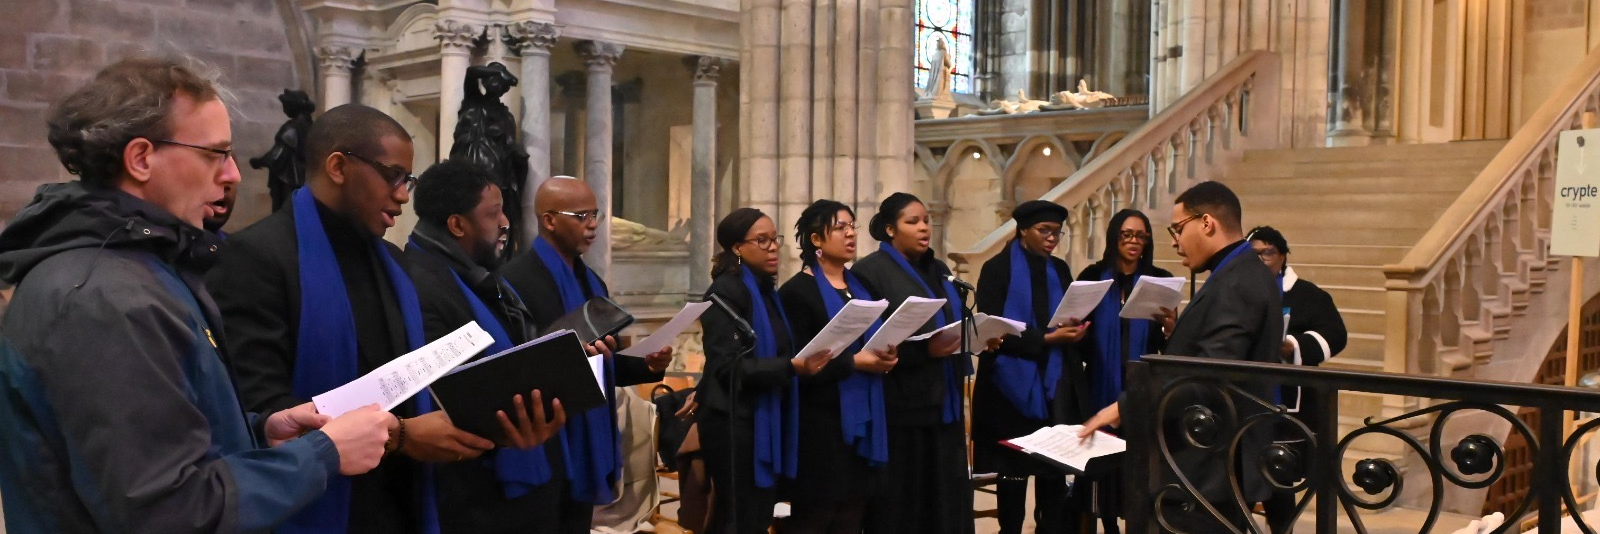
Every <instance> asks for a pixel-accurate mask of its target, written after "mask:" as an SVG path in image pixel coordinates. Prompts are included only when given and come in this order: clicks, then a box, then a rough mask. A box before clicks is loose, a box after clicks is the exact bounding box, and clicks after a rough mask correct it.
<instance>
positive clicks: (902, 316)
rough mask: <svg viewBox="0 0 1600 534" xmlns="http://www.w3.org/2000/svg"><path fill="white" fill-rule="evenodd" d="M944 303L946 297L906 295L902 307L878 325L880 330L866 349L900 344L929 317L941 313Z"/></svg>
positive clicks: (884, 347) (877, 349)
mask: <svg viewBox="0 0 1600 534" xmlns="http://www.w3.org/2000/svg"><path fill="white" fill-rule="evenodd" d="M944 303H945V300H944V299H928V298H922V297H915V296H913V297H906V301H905V302H902V303H900V307H899V308H897V309H895V310H894V314H893V315H890V316H889V320H887V321H884V322H883V326H880V327H878V332H877V333H875V334H873V335H872V339H869V340H867V345H866V347H865V348H866V350H870V351H874V352H885V351H887V350H889V347H892V346H895V345H899V344H900V342H902V341H905V340H906V337H908V336H910V335H911V334H914V333H916V332H917V329H918V328H922V325H924V324H927V322H928V318H929V317H933V314H935V313H939V309H940V308H943V307H944Z"/></svg>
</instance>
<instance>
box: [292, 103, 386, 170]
mask: <svg viewBox="0 0 1600 534" xmlns="http://www.w3.org/2000/svg"><path fill="white" fill-rule="evenodd" d="M391 135H392V136H395V137H399V138H401V139H404V140H406V141H410V140H411V134H409V133H407V132H406V129H405V127H404V126H401V125H400V123H399V122H397V121H395V120H394V117H390V116H389V115H388V114H386V113H384V112H382V111H378V110H376V109H373V108H370V107H367V106H363V105H361V104H345V105H342V106H339V107H336V108H333V109H330V110H328V111H325V112H323V113H322V116H321V117H317V120H316V121H313V122H312V123H311V131H310V132H309V133H307V134H306V178H307V179H308V180H309V179H310V178H311V177H314V176H321V175H322V174H323V167H322V164H323V162H324V161H327V160H328V155H329V154H332V153H334V152H341V151H350V152H354V153H357V154H360V155H363V156H366V157H369V158H377V157H382V156H384V155H385V154H384V153H385V150H384V148H383V138H384V137H388V136H391Z"/></svg>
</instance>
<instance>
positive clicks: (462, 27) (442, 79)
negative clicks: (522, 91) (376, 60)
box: [433, 19, 480, 159]
mask: <svg viewBox="0 0 1600 534" xmlns="http://www.w3.org/2000/svg"><path fill="white" fill-rule="evenodd" d="M433 32H434V34H433V36H434V39H437V40H438V41H439V156H440V158H441V159H443V158H448V157H450V147H452V146H455V137H456V118H457V117H456V115H457V114H459V113H460V112H461V98H462V97H463V96H465V81H466V77H467V67H468V66H471V64H472V45H473V41H476V40H477V39H478V34H479V33H480V30H479V29H477V28H474V27H472V26H471V25H468V24H464V23H461V22H458V21H455V20H451V19H439V22H437V23H435V24H434V26H433Z"/></svg>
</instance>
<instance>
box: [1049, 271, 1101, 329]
mask: <svg viewBox="0 0 1600 534" xmlns="http://www.w3.org/2000/svg"><path fill="white" fill-rule="evenodd" d="M1111 282H1112V280H1100V281H1098V282H1086V281H1079V282H1073V283H1072V285H1071V286H1068V287H1067V293H1066V294H1065V295H1062V296H1061V305H1060V306H1057V307H1056V313H1055V315H1053V316H1051V317H1050V326H1055V325H1062V324H1067V323H1069V322H1072V320H1073V319H1078V320H1080V321H1081V320H1083V319H1084V318H1087V317H1088V316H1089V314H1091V313H1094V309H1095V308H1096V307H1098V306H1100V300H1101V299H1104V298H1105V296H1106V290H1108V289H1111Z"/></svg>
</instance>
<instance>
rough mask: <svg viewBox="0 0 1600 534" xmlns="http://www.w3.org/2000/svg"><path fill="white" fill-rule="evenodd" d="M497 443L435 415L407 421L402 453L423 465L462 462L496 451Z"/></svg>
mask: <svg viewBox="0 0 1600 534" xmlns="http://www.w3.org/2000/svg"><path fill="white" fill-rule="evenodd" d="M493 448H494V442H493V441H489V440H487V439H483V438H481V437H478V436H476V435H473V434H471V433H469V432H467V431H465V430H461V429H459V428H456V426H455V425H454V424H451V423H450V416H448V415H445V413H444V412H442V411H439V412H433V413H429V414H424V415H420V416H417V417H413V418H410V419H406V441H405V444H404V445H403V448H402V449H401V450H400V452H403V453H405V454H406V456H410V457H412V458H415V459H417V460H420V461H424V462H435V463H443V462H459V461H461V460H466V459H468V458H477V457H478V456H479V455H481V454H483V453H484V452H486V451H488V450H490V449H493Z"/></svg>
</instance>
